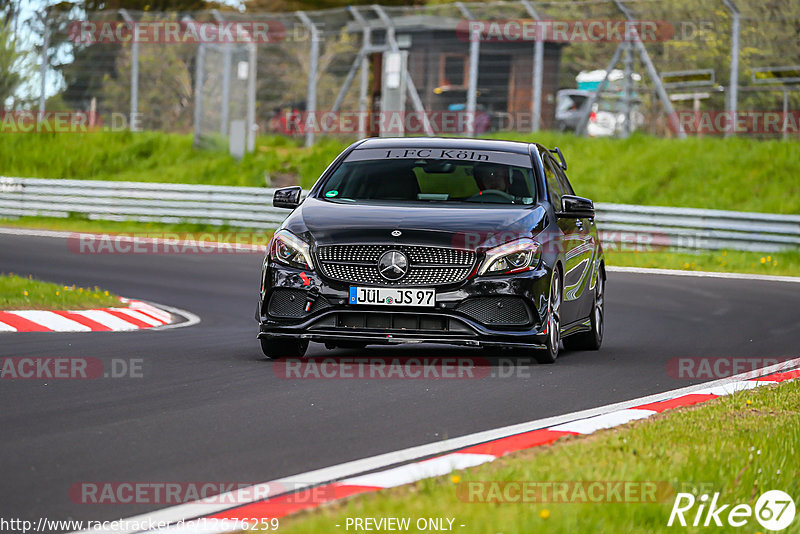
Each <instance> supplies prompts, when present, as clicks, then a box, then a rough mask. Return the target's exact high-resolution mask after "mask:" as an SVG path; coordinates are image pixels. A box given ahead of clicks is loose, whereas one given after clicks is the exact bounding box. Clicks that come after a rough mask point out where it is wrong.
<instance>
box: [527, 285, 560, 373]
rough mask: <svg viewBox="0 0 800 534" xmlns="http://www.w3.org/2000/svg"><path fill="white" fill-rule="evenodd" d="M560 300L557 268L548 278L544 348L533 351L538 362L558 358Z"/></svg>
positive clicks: (547, 361) (549, 361) (551, 361)
mask: <svg viewBox="0 0 800 534" xmlns="http://www.w3.org/2000/svg"><path fill="white" fill-rule="evenodd" d="M562 300H563V294H562V292H561V277H560V276H559V273H558V270H553V277H552V278H551V279H550V298H549V299H548V301H547V341H545V348H544V349H540V350H537V351H535V352H534V358H535V359H536V361H537V362H539V363H554V362H555V361H556V358H558V348H559V343H560V342H561V302H562Z"/></svg>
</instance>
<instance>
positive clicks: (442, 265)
mask: <svg viewBox="0 0 800 534" xmlns="http://www.w3.org/2000/svg"><path fill="white" fill-rule="evenodd" d="M388 250H399V251H401V252H403V253H404V254H405V255H406V256H407V257H408V263H409V265H408V273H407V274H406V275H405V276H403V277H402V278H400V279H399V280H387V279H385V278H383V277H382V276H381V275H380V273H379V271H378V260H379V258H380V257H381V255H382V254H383V253H384V252H386V251H388ZM317 258H318V259H319V264H320V270H321V272H322V274H323V275H324V276H326V277H328V278H332V279H334V280H338V281H340V282H347V283H350V284H365V285H382V286H406V287H411V286H418V287H419V286H439V285H448V284H456V283H459V282H462V281H464V280H466V278H467V276H469V274H470V273H471V272H472V269H473V267H474V265H475V253H474V252H471V251H466V250H458V249H452V248H445V247H426V246H416V245H415V246H410V245H408V246H406V245H326V246H321V247H319V248H318V249H317Z"/></svg>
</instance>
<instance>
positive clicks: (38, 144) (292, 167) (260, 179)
mask: <svg viewBox="0 0 800 534" xmlns="http://www.w3.org/2000/svg"><path fill="white" fill-rule="evenodd" d="M490 137H495V138H503V139H512V140H523V141H539V142H541V143H542V144H544V145H546V146H559V147H560V148H561V149H562V151H563V152H564V154H565V156H566V159H567V163H568V164H569V171H568V172H569V176H570V178H571V179H572V181H573V182H574V184H575V188H576V190H577V192H578V194H580V195H582V196H587V197H589V198H592V199H593V200H595V201H599V202H618V203H626V204H647V205H662V206H685V207H697V208H715V209H728V210H740V211H759V212H769V213H800V180H798V179H797V177H798V175H800V142H797V141H789V142H782V141H777V140H775V141H772V140H769V141H754V140H751V139H744V138H732V139H721V138H712V137H704V138H690V139H686V140H683V141H681V140H676V139H661V138H655V137H650V136H647V135H643V134H637V135H634V136H632V137H631V138H629V139H625V140H621V139H605V138H604V139H589V138H578V137H575V136H573V135H571V134H558V133H555V132H540V133H537V134H520V133H511V132H509V133H500V134H492V135H491V136H490ZM301 143H302V140H301V139H299V138H298V139H289V138H285V137H280V136H262V137H259V138H258V139H257V142H256V151H255V152H254V153H252V154H248V155H247V156H245V158H244V159H242V160H241V161H237V160H235V159H234V158H232V157H230V156H229V155H227V154H226V153H224V152H221V151H201V150H195V149H194V148H192V139H191V137H190V136H188V135H176V134H164V133H159V132H141V133H131V132H98V133H92V134H41V135H22V134H20V135H5V136H4V137H3V142H2V143H0V174H2V175H4V176H20V177H42V178H78V179H96V180H132V181H147V182H184V183H198V184H218V185H223V184H224V185H242V186H263V185H265V183H266V181H265V176H266V175H269V176H270V177H271V179H272V180H273V181H274V182H278V183H286V182H288V181H292V182H296V183H299V184H301V185H303V186H304V187H306V188H307V187H309V186H310V185H311V184H313V183H314V182H315V181H316V179H317V178H318V177H319V175H320V174H321V173H322V171H323V170H324V169H325V167H326V166H327V165H328V164H329V163H330V162H331V161H332V159H333V158H334V157H335V156H336V154H338V153H339V152H340V151H341V150H342V149H343V148H344V147H345V146H346V145H347V141H346V140H341V139H327V138H322V139H319V140H318V143H317V144H316V145H315V146H314V147H312V148H304V147H302V146H301Z"/></svg>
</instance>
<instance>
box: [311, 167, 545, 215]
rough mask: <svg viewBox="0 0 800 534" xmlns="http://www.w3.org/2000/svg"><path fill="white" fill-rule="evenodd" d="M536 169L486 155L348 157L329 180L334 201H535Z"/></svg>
mask: <svg viewBox="0 0 800 534" xmlns="http://www.w3.org/2000/svg"><path fill="white" fill-rule="evenodd" d="M533 191H535V188H534V181H533V169H531V168H526V167H520V166H516V165H506V164H502V163H490V162H484V161H458V160H447V159H431V158H427V159H388V160H387V159H384V160H362V161H346V162H345V163H343V164H342V165H341V166H340V167H339V168H338V169H336V172H335V173H334V174H333V175H332V176H331V177H330V178H329V179H328V180H327V181H326V182H325V184H324V185H323V186H322V189H321V191H320V196H321V197H322V198H326V199H329V200H331V201H345V202H353V201H364V200H367V201H368V200H387V201H405V202H464V203H467V202H468V203H481V204H523V205H531V204H533V203H534V202H535V200H536V198H535V193H533Z"/></svg>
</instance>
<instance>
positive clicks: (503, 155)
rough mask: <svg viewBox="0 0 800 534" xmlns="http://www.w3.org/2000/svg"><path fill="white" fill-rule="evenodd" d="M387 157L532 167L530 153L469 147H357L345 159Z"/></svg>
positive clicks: (361, 159)
mask: <svg viewBox="0 0 800 534" xmlns="http://www.w3.org/2000/svg"><path fill="white" fill-rule="evenodd" d="M385 159H449V160H456V161H464V162H471V163H484V162H486V163H500V164H503V165H514V166H516V167H527V168H531V157H530V156H529V155H528V154H516V153H513V152H500V151H496V150H473V149H468V148H464V149H453V148H362V149H358V148H357V149H355V150H353V151H352V152H350V154H348V156H347V159H345V161H366V160H385Z"/></svg>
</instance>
